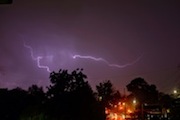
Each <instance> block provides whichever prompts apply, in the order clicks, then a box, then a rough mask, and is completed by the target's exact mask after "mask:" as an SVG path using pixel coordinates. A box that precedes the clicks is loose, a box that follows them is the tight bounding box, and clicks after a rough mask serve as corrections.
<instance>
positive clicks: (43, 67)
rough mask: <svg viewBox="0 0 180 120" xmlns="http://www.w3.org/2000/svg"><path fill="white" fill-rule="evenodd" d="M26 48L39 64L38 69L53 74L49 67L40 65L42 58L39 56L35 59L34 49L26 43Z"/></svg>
mask: <svg viewBox="0 0 180 120" xmlns="http://www.w3.org/2000/svg"><path fill="white" fill-rule="evenodd" d="M24 47H25V48H27V49H29V50H30V54H31V58H32V59H33V60H34V61H36V62H37V66H38V68H41V69H46V71H47V72H51V71H50V69H49V67H48V66H44V65H41V64H40V61H41V59H43V57H42V56H37V57H35V56H34V53H33V49H32V47H31V46H29V45H27V44H26V43H25V42H24Z"/></svg>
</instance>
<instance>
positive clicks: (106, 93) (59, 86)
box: [0, 69, 172, 120]
mask: <svg viewBox="0 0 180 120" xmlns="http://www.w3.org/2000/svg"><path fill="white" fill-rule="evenodd" d="M82 71H83V70H82V69H77V70H74V71H72V72H71V73H69V72H68V71H67V70H59V71H58V72H52V73H51V74H50V77H49V78H50V82H51V84H50V85H49V86H47V91H46V92H44V91H43V88H42V87H38V86H37V85H32V86H31V87H29V88H28V90H23V89H21V88H15V89H12V90H8V89H0V119H2V120H105V119H106V115H105V107H106V108H111V107H112V106H113V105H116V104H117V103H118V102H119V100H120V99H122V98H123V97H122V96H121V94H120V92H119V91H118V90H116V89H115V88H114V87H113V84H112V83H111V82H110V81H109V80H108V81H104V82H102V83H99V84H98V85H97V86H96V92H94V91H93V90H92V88H91V86H90V84H89V83H88V81H87V80H86V79H87V76H86V75H85V74H84V73H83V72H82ZM127 90H128V91H129V92H130V95H129V96H128V97H127V98H134V97H135V98H136V99H138V100H139V102H140V103H158V102H161V104H162V105H164V106H166V107H169V106H170V105H169V104H168V103H169V101H170V100H172V99H171V98H170V96H168V95H166V94H162V93H161V94H160V93H159V92H158V90H157V89H156V86H155V85H149V84H148V83H147V82H146V81H145V80H144V79H143V78H136V79H134V80H132V81H131V82H130V83H129V84H128V85H127Z"/></svg>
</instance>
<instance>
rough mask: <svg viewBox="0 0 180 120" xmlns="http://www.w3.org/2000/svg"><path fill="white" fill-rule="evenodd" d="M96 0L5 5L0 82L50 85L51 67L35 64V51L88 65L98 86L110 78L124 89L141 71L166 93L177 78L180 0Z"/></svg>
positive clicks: (51, 62) (46, 58)
mask: <svg viewBox="0 0 180 120" xmlns="http://www.w3.org/2000/svg"><path fill="white" fill-rule="evenodd" d="M97 1H98V0H14V2H13V4H10V5H0V87H1V88H4V87H8V88H15V87H22V88H27V87H29V86H30V85H32V84H37V85H42V86H47V85H49V84H50V83H49V72H47V71H46V69H45V68H38V63H37V62H38V61H37V57H38V56H41V57H42V58H41V59H40V65H44V66H48V67H49V68H50V70H51V71H53V70H54V71H58V70H59V69H60V68H61V69H68V70H70V71H72V70H74V69H76V68H83V69H84V73H85V74H87V76H88V81H89V82H90V84H91V85H92V86H93V87H94V86H95V85H96V84H98V83H99V82H102V81H104V80H111V81H112V83H113V84H114V86H115V87H116V88H117V89H119V90H120V92H122V91H123V89H124V88H125V86H126V85H127V84H128V83H130V81H131V80H132V79H134V78H136V77H142V78H144V79H145V80H146V81H147V82H148V83H150V84H155V85H156V86H157V89H158V90H159V91H162V92H166V93H169V92H171V91H172V90H173V89H174V88H177V87H178V86H180V2H178V1H177V2H175V1H174V2H173V1H172V0H156V1H151V0H142V1H140V0H139V1H138V0H132V1H126V0H122V1H121V0H114V1H113V0H112V1H110V0H103V1H99V2H97ZM30 50H33V51H32V52H33V53H31V52H30ZM32 54H33V56H32ZM74 55H81V56H86V57H87V56H93V57H95V58H102V59H101V60H100V61H95V60H93V59H87V58H78V57H77V58H76V59H73V56H74ZM32 57H34V59H33V58H32ZM108 63H109V64H118V65H125V66H124V67H122V68H119V67H117V66H109V65H108ZM127 64H128V65H127ZM126 65H127V66H126ZM178 66H179V67H178Z"/></svg>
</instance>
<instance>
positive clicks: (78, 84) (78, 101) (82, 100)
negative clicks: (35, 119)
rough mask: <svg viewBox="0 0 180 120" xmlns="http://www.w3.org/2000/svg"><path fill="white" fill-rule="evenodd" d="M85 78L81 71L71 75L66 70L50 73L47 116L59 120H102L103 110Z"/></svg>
mask: <svg viewBox="0 0 180 120" xmlns="http://www.w3.org/2000/svg"><path fill="white" fill-rule="evenodd" d="M86 78H87V76H86V75H85V74H83V72H82V69H81V70H79V69H77V70H74V71H73V72H71V73H68V71H67V70H59V72H57V73H56V72H52V73H51V74H50V81H51V85H50V86H49V87H48V91H47V95H48V99H49V102H48V105H47V109H48V113H47V114H50V116H51V117H52V118H56V119H61V120H85V119H86V120H96V119H97V120H103V119H104V115H103V110H102V109H101V107H100V105H99V104H98V102H97V101H96V99H95V96H94V93H93V90H92V89H91V87H90V85H89V83H88V81H85V79H86Z"/></svg>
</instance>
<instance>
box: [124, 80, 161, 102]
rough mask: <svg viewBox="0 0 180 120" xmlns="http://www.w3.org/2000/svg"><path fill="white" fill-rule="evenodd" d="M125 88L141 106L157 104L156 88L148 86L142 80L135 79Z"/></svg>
mask: <svg viewBox="0 0 180 120" xmlns="http://www.w3.org/2000/svg"><path fill="white" fill-rule="evenodd" d="M126 87H127V90H128V91H129V92H131V93H132V94H133V95H134V97H135V98H136V99H137V100H138V102H139V103H141V104H142V103H151V104H152V103H153V104H154V103H157V102H158V91H157V90H156V86H155V85H149V84H148V83H147V82H146V81H145V80H144V79H143V78H135V79H134V80H132V81H131V82H130V83H129V84H128V85H127V86H126Z"/></svg>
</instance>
